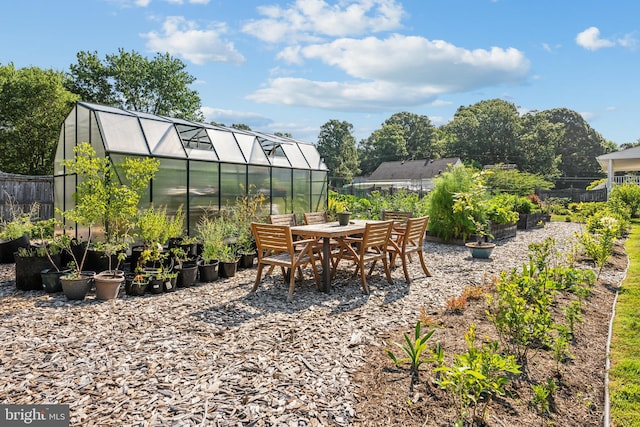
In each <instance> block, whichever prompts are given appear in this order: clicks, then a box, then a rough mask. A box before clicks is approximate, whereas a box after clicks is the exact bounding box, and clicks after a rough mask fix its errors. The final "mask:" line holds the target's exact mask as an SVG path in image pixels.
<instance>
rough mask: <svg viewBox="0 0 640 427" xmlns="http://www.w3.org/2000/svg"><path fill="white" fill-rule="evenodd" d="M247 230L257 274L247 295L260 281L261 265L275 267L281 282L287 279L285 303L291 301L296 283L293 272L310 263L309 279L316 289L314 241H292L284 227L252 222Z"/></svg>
mask: <svg viewBox="0 0 640 427" xmlns="http://www.w3.org/2000/svg"><path fill="white" fill-rule="evenodd" d="M251 230H252V232H253V236H254V237H255V239H256V246H257V248H258V271H257V273H256V281H255V283H254V285H253V288H252V289H251V292H255V291H256V290H257V289H258V285H259V284H260V282H261V280H262V269H263V268H264V266H265V265H268V266H272V267H276V266H279V267H280V268H281V270H282V277H283V278H284V279H285V281H286V280H287V278H288V280H289V295H288V296H287V301H291V299H292V298H293V291H294V289H295V281H296V275H295V270H298V269H301V267H303V266H305V265H306V264H311V267H312V269H313V277H314V279H315V281H316V284H317V285H318V286H320V279H319V276H318V270H317V268H316V259H317V257H316V256H315V255H314V252H313V245H314V243H315V242H316V241H315V239H306V240H296V241H294V240H293V237H292V235H291V228H290V227H289V226H288V225H274V224H260V223H257V222H252V223H251ZM287 270H288V271H287Z"/></svg>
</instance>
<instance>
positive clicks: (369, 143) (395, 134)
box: [360, 123, 409, 175]
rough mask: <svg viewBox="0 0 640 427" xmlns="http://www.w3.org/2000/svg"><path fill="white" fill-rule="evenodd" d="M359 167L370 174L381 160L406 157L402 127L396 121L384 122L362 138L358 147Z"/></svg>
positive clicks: (388, 160)
mask: <svg viewBox="0 0 640 427" xmlns="http://www.w3.org/2000/svg"><path fill="white" fill-rule="evenodd" d="M360 154H361V157H360V169H361V170H362V173H363V174H365V175H368V174H370V173H371V172H373V171H374V170H376V168H377V167H378V166H380V164H381V163H382V162H390V161H393V160H404V159H406V158H407V157H408V155H409V152H408V150H407V141H406V140H405V138H404V128H403V127H402V126H401V125H400V124H397V123H393V124H385V125H383V126H382V128H381V129H378V130H376V131H374V132H373V133H372V134H371V136H369V138H367V139H366V140H364V141H363V142H362V144H361V148H360Z"/></svg>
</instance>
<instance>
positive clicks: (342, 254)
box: [331, 220, 393, 294]
mask: <svg viewBox="0 0 640 427" xmlns="http://www.w3.org/2000/svg"><path fill="white" fill-rule="evenodd" d="M392 227H393V221H391V220H389V221H379V222H369V223H367V225H366V226H365V230H364V234H363V235H362V237H358V238H355V237H346V238H344V239H339V244H340V247H339V250H338V251H337V252H335V253H334V254H332V271H331V279H332V280H333V278H334V277H335V274H336V270H337V268H338V265H339V264H340V261H342V260H343V259H347V260H351V261H353V262H354V264H355V265H356V270H355V272H354V274H358V272H360V279H361V281H362V290H363V291H364V292H365V293H367V294H368V293H369V288H368V287H367V277H366V276H367V275H366V274H365V269H364V266H365V264H366V263H368V262H370V263H371V267H370V269H369V275H371V273H372V272H373V269H374V268H375V266H376V263H377V262H378V261H379V260H382V264H383V266H384V273H385V275H386V276H387V281H388V282H389V283H390V284H393V280H391V272H390V271H389V262H388V260H387V257H388V252H387V250H388V246H389V239H390V236H391V229H392ZM354 243H355V245H353V244H354Z"/></svg>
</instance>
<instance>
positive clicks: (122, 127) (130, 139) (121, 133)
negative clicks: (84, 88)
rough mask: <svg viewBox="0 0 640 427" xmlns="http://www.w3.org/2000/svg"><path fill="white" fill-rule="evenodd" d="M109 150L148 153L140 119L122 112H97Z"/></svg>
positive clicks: (106, 146)
mask: <svg viewBox="0 0 640 427" xmlns="http://www.w3.org/2000/svg"><path fill="white" fill-rule="evenodd" d="M96 114H97V115H98V120H99V121H100V125H101V128H102V132H103V135H104V142H105V148H106V150H107V151H118V152H121V153H132V154H142V155H148V154H149V149H148V148H147V144H146V142H145V140H144V135H143V134H142V129H141V128H140V124H139V123H138V119H137V118H136V117H132V116H125V115H122V114H111V113H102V112H97V113H96Z"/></svg>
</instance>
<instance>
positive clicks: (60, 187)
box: [53, 176, 64, 221]
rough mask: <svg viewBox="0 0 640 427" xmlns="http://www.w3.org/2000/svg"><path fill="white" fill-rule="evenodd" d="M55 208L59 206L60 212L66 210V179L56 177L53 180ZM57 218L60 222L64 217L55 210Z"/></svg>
mask: <svg viewBox="0 0 640 427" xmlns="http://www.w3.org/2000/svg"><path fill="white" fill-rule="evenodd" d="M53 206H57V207H59V208H60V210H64V209H63V208H62V207H63V206H64V177H63V176H56V177H54V178H53ZM54 216H55V218H56V219H57V220H58V221H60V220H62V217H61V216H60V214H58V212H57V211H56V210H54Z"/></svg>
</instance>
